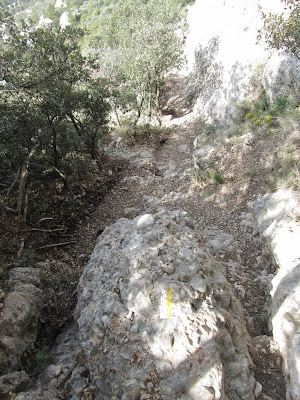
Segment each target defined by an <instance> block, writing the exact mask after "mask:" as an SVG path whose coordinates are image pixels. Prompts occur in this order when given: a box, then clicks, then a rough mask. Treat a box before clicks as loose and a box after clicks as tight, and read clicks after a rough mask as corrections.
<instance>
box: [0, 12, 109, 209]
mask: <svg viewBox="0 0 300 400" xmlns="http://www.w3.org/2000/svg"><path fill="white" fill-rule="evenodd" d="M0 21H1V23H2V30H1V37H0V58H1V60H2V63H1V66H0V137H1V142H0V159H1V162H0V165H1V169H0V174H1V175H0V177H1V179H2V180H3V179H5V177H7V176H8V175H9V174H10V173H14V172H16V171H17V170H18V169H22V177H21V183H20V192H21V195H23V194H24V193H23V192H24V187H25V186H27V185H28V183H29V181H28V171H29V170H30V168H31V167H32V165H34V160H35V159H37V157H39V163H38V170H37V171H36V174H35V175H36V177H37V178H38V179H41V178H42V176H43V173H45V171H46V170H49V169H51V168H54V169H55V171H56V173H57V174H58V175H59V176H60V177H62V178H63V180H64V183H66V179H65V174H64V171H63V170H61V169H62V167H63V165H64V163H63V160H64V158H65V157H66V156H67V154H68V153H69V152H72V151H77V152H78V151H80V149H84V151H85V152H87V151H89V152H90V154H91V156H92V157H93V158H98V156H99V151H98V141H99V139H101V138H103V136H104V135H105V134H106V133H107V128H106V123H107V116H108V112H109V105H108V102H107V101H106V97H107V91H106V89H105V88H104V85H103V80H100V79H99V78H98V79H95V78H93V77H92V76H93V67H94V65H93V63H92V62H91V61H89V60H88V59H87V58H85V57H83V56H82V53H81V49H80V46H79V42H80V40H81V38H82V37H83V34H84V32H83V31H82V30H81V29H79V28H76V27H74V26H67V27H66V28H65V29H62V28H60V27H59V26H55V25H52V24H50V25H47V26H43V27H38V28H36V29H33V28H32V27H31V26H30V25H29V24H28V23H26V22H24V21H22V22H21V24H16V23H15V21H14V18H13V17H12V16H11V15H10V14H9V13H8V12H6V11H4V10H2V11H1V13H0ZM22 179H23V182H22ZM22 185H23V186H22ZM21 202H22V199H21ZM19 203H20V202H18V208H19V210H18V211H20V207H21V204H19Z"/></svg>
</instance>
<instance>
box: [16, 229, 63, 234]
mask: <svg viewBox="0 0 300 400" xmlns="http://www.w3.org/2000/svg"><path fill="white" fill-rule="evenodd" d="M65 230H66V228H56V229H38V228H26V229H22V230H21V231H20V232H45V233H51V232H59V231H60V232H61V231H65Z"/></svg>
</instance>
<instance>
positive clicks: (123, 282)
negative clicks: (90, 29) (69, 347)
mask: <svg viewBox="0 0 300 400" xmlns="http://www.w3.org/2000/svg"><path fill="white" fill-rule="evenodd" d="M224 273H225V272H224V270H223V268H222V267H221V266H220V265H219V264H218V262H217V261H216V260H215V258H214V257H213V256H212V255H210V253H209V251H208V249H207V247H206V245H205V243H204V241H203V240H202V237H201V235H200V234H199V228H198V227H197V225H196V223H194V222H193V221H192V220H190V218H189V217H188V216H187V215H186V213H184V212H182V211H173V212H168V211H166V210H164V209H162V210H160V211H158V212H155V213H154V214H153V213H152V214H147V213H146V214H143V215H140V216H138V217H136V218H134V219H133V220H129V219H125V218H122V219H120V220H118V221H117V222H116V223H115V224H114V225H112V226H111V227H109V228H107V229H106V230H105V231H104V232H103V233H102V235H101V237H100V238H99V240H98V243H97V245H96V247H95V250H94V252H93V254H92V256H91V258H90V261H89V264H88V266H87V268H86V270H85V271H84V273H83V275H82V277H81V279H80V282H79V286H78V305H77V309H76V312H75V316H76V317H77V322H78V326H79V340H80V342H81V347H82V349H83V354H84V358H85V360H86V361H85V362H84V364H85V365H86V366H88V369H89V372H90V377H91V380H92V382H93V385H94V387H95V399H107V400H108V399H110V400H111V399H138V398H145V399H146V398H149V397H147V394H149V393H153V394H154V393H156V394H157V395H159V396H161V397H160V398H162V399H165V400H170V399H175V398H177V399H181V400H200V399H201V400H206V399H207V400H208V399H209V400H217V399H222V400H225V399H244V400H246V399H247V400H248V399H249V400H252V399H254V398H255V397H254V390H255V383H256V382H255V379H254V377H253V374H252V361H251V359H250V357H249V353H248V345H249V336H248V332H247V330H246V327H245V322H244V315H243V310H242V307H241V305H240V303H239V301H238V300H237V299H236V298H235V296H234V294H233V291H232V289H231V287H230V285H229V284H228V282H227V280H226V278H225V276H224ZM140 396H141V397H140ZM150 398H151V396H150Z"/></svg>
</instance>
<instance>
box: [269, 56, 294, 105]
mask: <svg viewBox="0 0 300 400" xmlns="http://www.w3.org/2000/svg"><path fill="white" fill-rule="evenodd" d="M263 85H264V88H265V91H266V94H267V97H268V99H269V101H270V102H274V101H275V100H276V97H277V96H291V99H292V100H293V101H294V102H299V100H300V62H299V60H297V58H296V57H293V56H288V55H285V54H278V53H275V54H273V55H272V57H271V58H270V60H269V61H268V63H267V65H266V68H265V70H264V75H263Z"/></svg>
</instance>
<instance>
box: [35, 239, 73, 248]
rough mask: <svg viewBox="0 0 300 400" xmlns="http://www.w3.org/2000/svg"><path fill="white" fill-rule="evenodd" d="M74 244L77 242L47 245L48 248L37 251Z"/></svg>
mask: <svg viewBox="0 0 300 400" xmlns="http://www.w3.org/2000/svg"><path fill="white" fill-rule="evenodd" d="M74 243H75V240H71V241H70V242H64V243H54V244H47V245H46V246H42V247H38V248H37V249H36V250H43V249H51V248H53V247H62V246H68V245H70V244H74Z"/></svg>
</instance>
